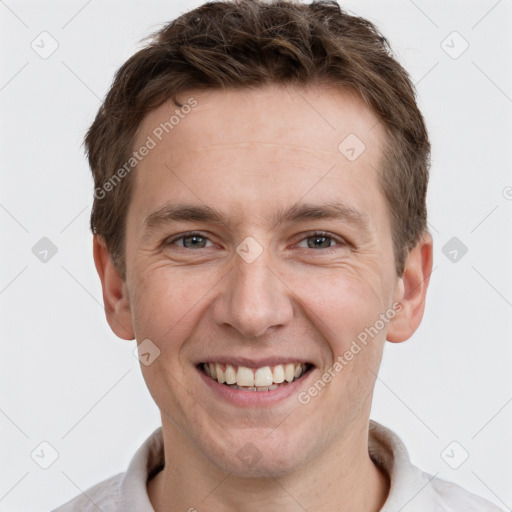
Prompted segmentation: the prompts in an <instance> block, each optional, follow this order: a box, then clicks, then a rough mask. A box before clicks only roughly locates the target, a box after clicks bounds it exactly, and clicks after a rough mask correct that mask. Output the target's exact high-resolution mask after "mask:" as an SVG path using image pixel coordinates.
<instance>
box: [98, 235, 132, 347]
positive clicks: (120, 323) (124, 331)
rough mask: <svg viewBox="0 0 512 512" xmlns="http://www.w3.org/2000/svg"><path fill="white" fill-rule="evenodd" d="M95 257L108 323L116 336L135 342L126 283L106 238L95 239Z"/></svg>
mask: <svg viewBox="0 0 512 512" xmlns="http://www.w3.org/2000/svg"><path fill="white" fill-rule="evenodd" d="M93 256H94V264H95V265H96V270H97V272H98V275H99V277H100V280H101V287H102V290H103V303H104V305H105V316H106V318H107V322H108V324H109V325H110V328H111V329H112V331H113V332H114V334H115V335H116V336H118V337H119V338H121V339H123V340H133V339H135V335H134V332H133V323H132V316H131V310H130V302H129V298H128V294H127V290H126V283H125V282H124V281H123V279H122V278H121V276H120V275H119V272H118V271H117V269H116V268H115V266H114V263H113V262H112V258H111V257H110V254H109V253H108V250H107V246H106V243H105V240H104V238H103V237H102V236H100V235H97V234H96V235H94V238H93Z"/></svg>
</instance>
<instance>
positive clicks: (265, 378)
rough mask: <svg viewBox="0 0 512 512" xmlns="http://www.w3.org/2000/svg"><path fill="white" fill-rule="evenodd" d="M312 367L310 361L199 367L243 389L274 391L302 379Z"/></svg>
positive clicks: (217, 378) (207, 364)
mask: <svg viewBox="0 0 512 512" xmlns="http://www.w3.org/2000/svg"><path fill="white" fill-rule="evenodd" d="M312 367H313V365H311V364H309V363H287V364H277V365H275V366H263V367H261V368H247V367H246V366H234V365H231V364H222V363H201V364H199V369H200V370H202V371H203V373H205V374H206V375H207V376H208V377H210V378H211V379H213V380H214V381H216V382H218V383H219V384H224V385H225V386H228V387H230V388H232V389H239V390H242V391H273V390H274V389H277V388H279V387H282V386H286V385H287V384H289V383H291V382H294V381H296V380H298V379H301V378H302V377H304V375H305V374H306V373H308V372H309V371H310V370H311V368H312Z"/></svg>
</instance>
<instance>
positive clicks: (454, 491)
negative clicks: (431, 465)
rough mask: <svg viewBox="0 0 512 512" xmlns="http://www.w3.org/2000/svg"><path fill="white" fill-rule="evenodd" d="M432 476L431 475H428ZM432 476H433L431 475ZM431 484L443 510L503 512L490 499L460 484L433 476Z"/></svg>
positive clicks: (450, 511) (454, 511) (448, 511)
mask: <svg viewBox="0 0 512 512" xmlns="http://www.w3.org/2000/svg"><path fill="white" fill-rule="evenodd" d="M428 476H430V475H428ZM430 478H432V477H431V476H430ZM431 485H432V488H433V490H434V491H435V493H436V495H437V499H438V500H439V505H441V506H442V507H443V508H441V510H442V511H443V512H445V511H446V512H452V511H453V512H503V510H502V509H501V508H499V507H497V506H496V505H494V504H493V503H491V502H490V501H487V500H486V499H484V498H481V497H480V496H477V495H476V494H473V493H471V492H469V491H467V490H466V489H464V488H463V487H461V486H460V485H457V484H455V483H453V482H448V481H446V480H441V479H439V478H432V481H431Z"/></svg>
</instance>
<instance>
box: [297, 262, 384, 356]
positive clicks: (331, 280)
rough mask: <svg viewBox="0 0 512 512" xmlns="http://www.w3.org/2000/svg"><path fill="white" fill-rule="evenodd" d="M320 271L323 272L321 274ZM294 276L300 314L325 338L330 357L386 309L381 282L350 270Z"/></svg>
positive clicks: (344, 348) (373, 275)
mask: <svg viewBox="0 0 512 512" xmlns="http://www.w3.org/2000/svg"><path fill="white" fill-rule="evenodd" d="M322 274H323V275H322ZM301 281H302V282H299V281H298V280H297V279H295V287H294V289H296V290H301V292H300V293H297V294H296V295H297V299H298V300H299V301H300V302H301V303H302V304H303V305H304V306H305V307H304V309H303V310H304V314H305V315H306V316H308V317H309V318H310V320H311V322H312V323H313V324H314V325H315V326H317V328H318V329H319V330H320V331H321V334H322V335H323V337H324V338H325V339H326V340H328V341H329V344H330V346H331V350H332V352H333V356H334V357H336V356H337V355H339V354H340V353H343V352H344V351H345V350H346V349H347V345H350V343H351V341H352V340H353V339H355V338H356V337H357V336H358V335H359V334H360V333H361V332H362V331H364V329H365V328H367V327H369V326H371V325H373V324H374V323H375V321H376V320H377V319H378V318H379V314H380V313H383V312H384V310H385V308H386V301H385V300H384V297H385V296H384V293H383V290H382V283H381V282H380V281H379V280H378V279H377V278H376V275H375V274H372V276H368V275H362V274H361V272H357V271H356V270H355V269H354V268H353V267H352V268H351V269H336V270H333V269H330V270H329V271H328V272H325V273H316V275H312V274H311V273H310V274H309V275H307V276H306V275H304V276H303V277H302V279H301Z"/></svg>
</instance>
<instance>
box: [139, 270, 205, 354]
mask: <svg viewBox="0 0 512 512" xmlns="http://www.w3.org/2000/svg"><path fill="white" fill-rule="evenodd" d="M204 277H205V276H204V275H203V276H198V275H192V274H190V273H189V272H184V271H182V270H175V271H172V270H171V269H164V268H157V267H155V268H150V269H147V270H145V271H144V272H142V273H141V274H139V277H138V279H137V280H136V282H135V283H134V286H133V297H134V301H133V304H132V316H133V323H134V329H135V334H136V337H137V339H138V340H142V339H145V338H150V339H154V340H155V343H157V344H159V341H160V342H162V344H163V343H164V342H165V346H166V347H167V346H168V345H169V342H172V340H173V339H174V340H180V339H184V338H186V333H187V332H188V331H189V330H190V329H191V328H192V325H193V323H194V321H195V316H197V314H198V311H199V310H200V309H201V299H202V298H204V299H203V300H206V299H207V296H206V297H205V293H206V291H207V290H208V289H209V288H208V286H207V283H206V285H205V279H204ZM212 281H213V280H212ZM213 282H214V281H213ZM210 288H211V286H210Z"/></svg>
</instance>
